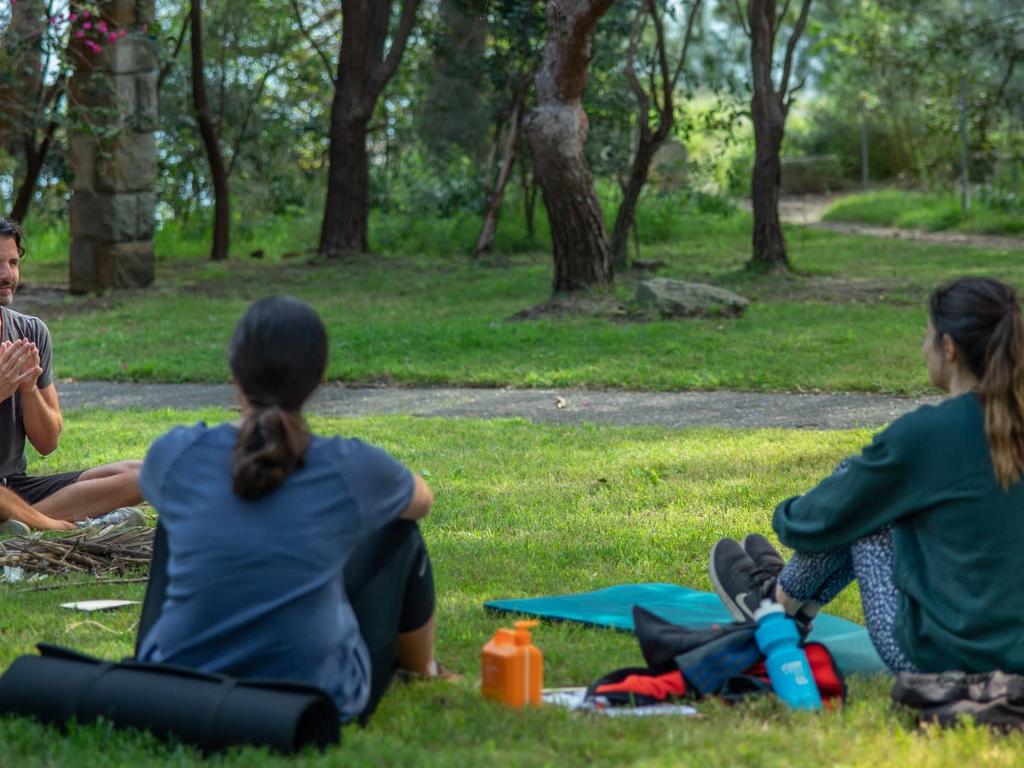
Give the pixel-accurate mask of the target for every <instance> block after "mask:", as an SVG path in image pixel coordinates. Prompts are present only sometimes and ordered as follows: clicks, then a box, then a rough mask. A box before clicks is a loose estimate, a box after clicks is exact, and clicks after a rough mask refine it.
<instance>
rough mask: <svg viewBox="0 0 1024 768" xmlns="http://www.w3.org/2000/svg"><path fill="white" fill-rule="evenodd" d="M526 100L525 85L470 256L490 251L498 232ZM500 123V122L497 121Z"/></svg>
mask: <svg viewBox="0 0 1024 768" xmlns="http://www.w3.org/2000/svg"><path fill="white" fill-rule="evenodd" d="M525 101H526V87H525V86H523V87H521V88H519V89H518V90H517V92H516V95H515V101H514V102H513V104H512V114H511V115H510V116H509V118H508V129H507V130H506V132H505V141H504V145H503V146H502V150H501V168H500V169H499V170H498V175H497V177H495V179H494V186H493V188H492V189H491V194H490V195H489V196H488V198H487V210H486V211H484V223H483V226H482V227H481V228H480V235H479V236H478V237H477V239H476V245H475V246H473V254H472V258H474V259H478V258H480V256H482V255H483V254H485V253H490V252H491V247H492V246H493V245H494V236H495V235H496V234H497V232H498V216H499V215H500V214H501V205H502V203H503V202H504V200H505V189H506V187H508V182H509V179H511V178H512V169H513V168H514V167H515V162H516V147H518V146H519V131H520V129H521V128H522V123H523V106H524V103H525ZM499 125H500V123H499ZM494 143H495V145H497V144H498V137H495V140H494Z"/></svg>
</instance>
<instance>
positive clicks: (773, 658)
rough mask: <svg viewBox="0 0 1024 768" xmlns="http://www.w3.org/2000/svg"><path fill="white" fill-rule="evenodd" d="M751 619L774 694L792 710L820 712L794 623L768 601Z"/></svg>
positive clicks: (777, 606)
mask: <svg viewBox="0 0 1024 768" xmlns="http://www.w3.org/2000/svg"><path fill="white" fill-rule="evenodd" d="M754 618H755V619H756V620H757V630H756V631H755V632H754V639H755V640H757V647H758V648H760V649H761V653H763V654H764V656H765V659H764V665H765V667H766V668H767V670H768V678H769V679H770V680H771V681H772V688H773V689H774V691H775V694H776V695H777V696H778V697H779V698H780V699H782V700H783V701H784V702H786V704H788V705H789V706H790V707H791V708H793V709H821V694H820V693H818V684H817V683H816V682H814V675H813V674H812V673H811V665H810V664H808V663H807V654H806V653H804V649H803V648H801V647H800V633H799V632H798V631H797V628H796V622H794V621H793V620H792V619H791V618H789V617H788V616H787V615H786V612H785V610H783V608H782V606H781V605H779V604H778V603H774V602H772V601H771V600H763V601H762V602H761V607H760V608H758V609H757V611H755V612H754Z"/></svg>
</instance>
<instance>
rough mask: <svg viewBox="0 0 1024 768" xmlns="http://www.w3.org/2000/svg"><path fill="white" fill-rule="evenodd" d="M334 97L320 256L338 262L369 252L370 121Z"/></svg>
mask: <svg viewBox="0 0 1024 768" xmlns="http://www.w3.org/2000/svg"><path fill="white" fill-rule="evenodd" d="M340 102H341V99H340V98H338V97H336V98H335V105H334V107H333V108H332V109H331V150H330V156H329V158H330V159H329V163H330V166H329V170H328V174H327V200H328V205H327V207H326V208H325V210H324V221H323V226H322V228H321V230H320V253H321V254H323V255H324V256H325V257H327V258H329V259H338V258H343V257H345V256H350V255H353V254H358V253H366V252H367V251H368V250H369V249H370V246H369V241H368V226H367V224H368V222H369V217H370V165H369V158H368V156H367V153H366V132H367V126H368V124H369V118H368V117H365V118H364V117H363V116H361V115H352V114H349V113H346V110H345V109H344V107H343V106H341V104H340Z"/></svg>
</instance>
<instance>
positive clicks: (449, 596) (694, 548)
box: [0, 411, 1024, 768]
mask: <svg viewBox="0 0 1024 768" xmlns="http://www.w3.org/2000/svg"><path fill="white" fill-rule="evenodd" d="M229 417H230V415H229V414H228V413H227V412H223V411H207V412H203V413H199V412H195V413H175V412H171V411H165V412H148V413H123V412H121V413H104V412H98V411H95V412H84V413H75V414H70V415H69V417H68V431H67V434H66V441H65V444H64V445H63V446H62V448H61V451H59V452H58V454H57V455H56V458H48V459H46V460H36V463H35V464H34V466H37V467H38V468H39V470H40V471H42V470H44V469H47V470H56V469H64V468H70V467H73V466H78V465H79V464H82V463H88V462H92V461H99V460H108V459H111V458H114V456H115V451H116V452H117V455H120V456H126V455H141V453H142V452H143V451H144V449H145V446H146V445H147V444H148V443H149V441H150V440H151V439H152V438H153V437H154V436H155V435H157V434H158V433H160V432H161V431H163V430H164V429H166V428H167V427H168V426H170V425H172V424H174V423H178V422H191V421H194V420H195V419H198V418H204V419H206V420H208V421H210V422H214V421H218V420H221V419H224V418H229ZM313 426H314V428H315V429H317V430H318V431H323V432H338V433H343V434H348V435H356V436H360V437H363V438H365V439H368V440H371V441H374V442H376V443H378V444H380V445H383V446H385V447H386V448H388V449H389V450H391V451H393V452H394V453H395V454H396V455H397V456H399V457H400V458H401V459H402V460H403V461H405V462H406V463H407V464H408V465H409V466H411V467H413V468H415V469H417V470H420V471H426V472H427V473H429V475H430V480H431V483H432V484H433V486H434V488H435V490H436V492H437V504H436V507H435V510H434V512H433V513H432V515H431V516H430V517H429V518H428V519H427V521H426V522H425V523H424V534H425V536H426V539H427V541H428V545H429V547H430V549H431V552H432V556H433V558H434V561H435V575H436V578H437V582H438V588H439V621H440V648H441V657H442V658H443V659H444V661H445V662H446V663H448V664H449V665H451V666H453V667H454V668H456V669H458V670H461V671H463V672H464V673H465V674H466V680H465V681H464V682H462V683H455V684H429V685H415V686H406V687H399V688H396V689H394V690H393V691H391V692H390V693H389V695H388V696H387V698H386V699H385V701H384V704H383V706H382V708H381V710H380V712H379V713H378V716H377V717H376V718H375V719H374V721H373V723H372V724H371V726H370V727H369V728H368V729H366V730H362V731H360V730H358V729H354V728H353V729H347V730H346V731H345V733H344V736H343V738H344V745H343V746H342V747H341V748H340V749H337V750H332V751H331V752H328V753H327V754H326V755H323V756H318V757H314V756H312V755H310V756H307V757H306V758H304V759H303V760H302V764H303V765H307V764H308V765H323V766H327V765H348V764H358V765H451V766H464V765H485V764H486V765H494V764H503V765H512V766H519V765H523V766H526V765H531V766H532V765H581V766H583V765H595V766H596V765H621V764H642V765H680V764H688V765H750V766H762V765H779V766H782V765H786V766H791V765H796V766H803V765H806V766H818V765H822V764H834V765H838V764H841V765H893V766H905V765H909V764H913V765H916V766H921V767H924V766H938V765H949V766H955V765H1005V766H1011V765H1016V764H1019V760H1020V755H1021V754H1022V752H1021V749H1022V747H1024V739H1022V737H1021V736H1013V737H1005V738H1004V737H999V736H995V735H993V734H991V733H989V732H987V731H985V730H981V729H975V728H971V727H963V728H960V729H957V730H955V731H950V732H939V731H935V730H926V731H923V732H917V731H915V730H914V728H913V726H912V720H911V718H910V717H909V715H908V714H907V713H904V712H898V711H894V710H892V708H891V706H890V705H889V703H888V696H887V691H888V684H887V682H886V681H885V680H884V679H854V680H852V681H851V682H852V686H851V698H850V702H849V705H848V706H847V707H846V708H845V709H844V710H843V711H842V712H837V713H828V714H825V715H823V716H821V717H814V716H808V715H793V714H789V713H786V712H784V711H781V710H779V709H777V708H776V707H775V706H773V705H772V703H771V702H767V701H762V702H758V703H754V704H751V705H745V706H740V707H735V708H731V709H730V708H726V707H724V706H721V705H718V704H715V703H707V704H702V705H701V706H700V710H701V712H702V715H703V717H702V718H701V719H698V720H689V719H686V720H684V719H661V718H656V719H649V720H643V719H638V720H606V719H601V718H589V717H577V716H573V715H570V714H567V713H565V712H562V711H558V710H543V711H537V712H525V713H519V712H511V711H506V710H504V709H502V708H500V707H497V706H492V705H490V704H488V703H486V702H484V701H482V700H481V699H480V697H479V695H478V693H477V691H476V686H477V685H478V683H479V677H478V668H479V667H478V665H479V660H478V654H479V649H480V647H481V645H482V644H483V643H484V641H485V640H486V639H487V638H488V637H489V636H490V634H491V633H492V632H493V631H494V629H495V627H497V626H499V625H500V624H501V623H502V620H501V619H497V618H494V617H490V616H486V615H485V614H484V613H483V611H482V610H481V607H480V606H481V603H482V602H483V601H484V600H485V599H488V598H493V597H496V596H520V595H536V594H541V593H544V592H563V591H571V590H584V589H593V588H599V587H604V586H608V585H612V584H616V583H621V582H625V581H647V580H650V581H663V580H671V581H678V582H679V583H682V584H686V585H691V586H694V587H698V588H703V589H707V588H709V583H708V581H707V577H706V575H705V558H706V555H707V552H708V549H709V547H710V545H711V543H712V542H713V541H714V540H716V539H717V538H718V537H719V536H722V535H740V534H743V533H745V532H746V531H748V530H753V529H756V530H762V531H765V530H767V529H768V525H769V519H770V511H771V505H772V503H773V502H774V501H776V500H778V499H780V498H782V497H784V496H786V495H788V494H792V493H796V492H799V491H800V490H801V489H803V488H805V487H807V486H808V485H809V484H811V483H813V482H814V481H815V480H816V479H817V478H818V477H820V476H821V475H822V474H824V473H826V472H827V471H828V470H829V469H830V467H831V466H832V465H833V464H834V463H835V462H836V461H837V460H838V459H840V458H841V457H842V456H844V455H846V454H848V453H849V452H851V451H853V450H855V449H857V448H858V447H859V446H860V445H861V444H862V443H863V442H864V441H865V440H867V439H868V433H867V432H864V431H851V432H804V431H801V432H794V431H789V432H787V431H779V430H759V431H724V430H707V429H702V430H687V431H672V430H666V429H657V428H611V427H593V426H582V427H554V426H536V425H532V424H528V423H526V422H522V421H516V420H508V421H491V422H479V421H463V420H455V421H443V420H435V419H412V418H374V419H359V420H336V419H333V420H332V419H315V420H314V423H313ZM114 446H116V448H115V447H114ZM22 589H23V587H21V586H0V634H2V637H3V643H2V644H0V665H3V666H6V665H7V664H8V663H9V662H10V661H11V660H12V659H13V658H14V657H15V656H17V655H19V654H22V653H27V652H30V651H31V647H32V644H33V643H35V642H37V641H39V640H49V641H53V642H58V643H63V644H67V645H71V646H73V647H76V648H79V649H81V650H83V651H86V652H90V653H94V654H98V655H101V656H106V657H110V658H116V657H119V656H121V655H124V654H127V653H129V652H130V650H131V647H132V640H133V634H134V625H135V622H136V620H137V614H136V612H134V611H130V610H129V611H125V612H120V613H113V614H103V615H100V616H94V617H92V620H90V621H84V620H83V619H84V617H83V616H82V615H79V614H71V613H68V612H66V611H63V610H62V609H60V608H59V607H58V606H59V603H61V602H65V601H67V600H69V599H78V598H92V597H127V598H136V599H140V598H141V595H142V588H141V587H136V586H97V585H96V584H95V583H93V582H92V581H91V580H88V579H70V580H68V582H67V585H66V586H64V587H62V588H61V589H56V590H52V591H36V592H22V591H21V590H22ZM834 612H835V613H837V614H839V615H842V616H845V617H847V618H851V619H855V620H857V619H859V618H860V609H859V604H858V601H857V599H856V593H855V591H853V590H851V591H849V592H848V593H846V594H844V595H843V596H841V598H840V600H839V601H838V602H837V604H836V605H835V606H834ZM536 637H537V642H538V644H539V645H540V646H541V647H542V648H543V649H544V651H545V661H546V684H548V685H569V684H583V683H587V682H589V681H591V680H593V679H595V678H596V677H597V676H599V675H600V674H602V673H604V672H606V671H609V670H611V669H614V668H616V667H618V666H623V665H626V664H633V663H637V662H638V661H639V660H640V656H639V650H638V648H637V647H636V643H635V640H633V639H632V638H631V637H630V636H628V635H625V634H621V633H614V632H607V631H598V630H593V629H585V628H579V627H574V626H571V625H557V624H546V625H544V626H543V627H541V628H540V629H539V630H538V631H537V633H536ZM100 764H109V765H112V766H121V765H124V766H135V765H142V764H146V765H174V766H192V765H199V760H198V756H197V755H196V754H195V753H193V752H192V751H190V750H187V749H184V748H181V747H165V746H162V745H158V744H156V742H154V741H152V740H151V739H149V738H147V737H144V736H140V735H131V734H128V735H126V734H121V733H112V732H110V731H108V729H106V728H104V727H103V726H93V727H83V728H74V729H72V731H71V733H70V735H69V736H68V737H67V738H59V737H57V735H56V733H55V732H54V731H52V730H49V729H46V728H43V727H41V726H37V725H34V724H31V723H28V722H26V721H22V720H16V719H6V720H0V765H11V766H14V765H17V766H19V768H34V767H35V766H39V767H40V768H41V767H42V766H53V765H61V766H92V765H100ZM212 764H213V765H246V766H251V765H256V766H264V765H266V766H269V765H294V764H296V763H295V762H294V761H286V760H282V759H278V758H273V757H270V756H267V755H264V754H262V753H260V752H256V751H253V750H248V751H245V752H243V753H242V754H240V755H237V754H236V755H233V756H229V757H226V758H218V759H215V760H213V761H212Z"/></svg>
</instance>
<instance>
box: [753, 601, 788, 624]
mask: <svg viewBox="0 0 1024 768" xmlns="http://www.w3.org/2000/svg"><path fill="white" fill-rule="evenodd" d="M785 612H786V609H785V608H783V607H782V606H781V605H779V604H778V603H776V602H775V601H774V600H769V599H768V598H767V597H766V598H765V599H764V600H762V601H761V605H760V606H759V607H758V609H757V610H756V611H754V621H760V620H761V619H763V618H764V617H765V616H768V615H770V614H772V613H783V614H784V613H785Z"/></svg>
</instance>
